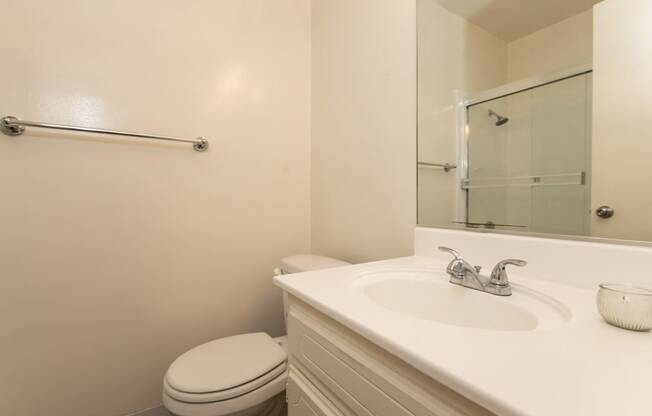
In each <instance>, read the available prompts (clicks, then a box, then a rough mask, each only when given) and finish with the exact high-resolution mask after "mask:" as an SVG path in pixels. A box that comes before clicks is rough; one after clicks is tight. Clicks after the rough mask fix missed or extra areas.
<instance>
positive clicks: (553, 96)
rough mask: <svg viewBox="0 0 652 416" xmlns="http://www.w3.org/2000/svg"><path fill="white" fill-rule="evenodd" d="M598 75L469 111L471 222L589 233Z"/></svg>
mask: <svg viewBox="0 0 652 416" xmlns="http://www.w3.org/2000/svg"><path fill="white" fill-rule="evenodd" d="M590 94H591V75H590V74H582V75H578V76H574V77H571V78H567V79H564V80H561V81H557V82H553V83H549V84H546V85H543V86H540V87H536V88H532V89H529V90H526V91H521V92H518V93H514V94H511V95H508V96H505V97H501V98H497V99H494V100H490V101H485V102H483V103H479V104H474V105H472V106H469V107H468V108H467V123H468V124H467V128H468V132H467V152H468V172H467V179H466V180H464V181H463V182H462V187H463V189H465V190H466V207H467V222H468V223H473V224H484V225H485V226H488V227H495V228H498V229H500V228H504V229H510V230H514V231H519V230H521V231H531V232H545V233H554V234H573V235H587V234H588V233H589V218H590V217H589V202H590V195H589V189H590V188H589V186H587V185H588V181H589V180H590V122H591V120H590V117H591V109H590V103H591V97H590Z"/></svg>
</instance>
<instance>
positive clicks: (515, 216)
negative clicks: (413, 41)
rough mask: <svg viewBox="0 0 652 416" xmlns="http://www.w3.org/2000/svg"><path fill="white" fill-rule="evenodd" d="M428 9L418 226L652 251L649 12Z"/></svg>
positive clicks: (421, 29) (588, 1)
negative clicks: (644, 244)
mask: <svg viewBox="0 0 652 416" xmlns="http://www.w3.org/2000/svg"><path fill="white" fill-rule="evenodd" d="M417 9H418V60H419V62H418V122H419V123H418V126H419V127H418V166H417V170H418V198H419V201H418V222H419V225H422V226H433V227H460V228H464V229H473V230H478V229H484V230H495V231H500V232H514V233H523V232H525V233H537V234H548V235H566V236H573V237H577V238H580V237H581V238H585V237H601V238H609V239H618V240H637V241H652V217H650V212H651V210H652V1H650V0H603V1H598V0H417Z"/></svg>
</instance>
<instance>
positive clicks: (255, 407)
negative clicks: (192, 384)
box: [163, 371, 287, 416]
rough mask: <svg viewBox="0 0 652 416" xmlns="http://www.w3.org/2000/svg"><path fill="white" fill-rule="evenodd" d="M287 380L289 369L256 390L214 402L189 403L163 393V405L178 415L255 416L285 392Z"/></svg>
mask: <svg viewBox="0 0 652 416" xmlns="http://www.w3.org/2000/svg"><path fill="white" fill-rule="evenodd" d="M286 382H287V371H286V372H284V373H283V374H281V375H280V376H278V377H276V378H275V379H274V380H272V381H270V382H269V383H267V384H265V385H264V386H262V387H260V388H258V389H256V390H254V391H251V392H249V393H246V394H243V395H242V396H238V397H234V398H232V399H228V400H222V401H219V402H212V403H187V402H183V401H180V400H176V399H174V398H172V397H170V396H169V395H168V394H166V393H163V405H164V406H165V408H166V409H168V410H169V411H170V412H171V413H172V414H173V415H178V416H227V415H228V416H231V415H238V416H254V415H259V414H260V411H261V410H262V409H264V408H265V407H266V406H268V403H269V401H270V400H275V399H274V398H275V397H278V396H279V395H282V394H283V391H284V390H285V383H286ZM280 400H283V398H282V396H281V397H280Z"/></svg>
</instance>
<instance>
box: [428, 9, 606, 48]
mask: <svg viewBox="0 0 652 416" xmlns="http://www.w3.org/2000/svg"><path fill="white" fill-rule="evenodd" d="M436 1H437V2H438V3H439V4H441V5H442V6H443V7H445V8H446V9H448V10H450V11H451V12H453V13H455V14H457V15H460V16H462V17H463V18H465V19H466V20H468V21H470V22H471V23H474V24H476V25H477V26H480V27H481V28H483V29H485V30H486V31H488V32H490V33H493V34H494V35H496V36H498V37H499V38H501V39H504V40H505V41H507V42H510V41H512V40H515V39H518V38H521V37H523V36H525V35H528V34H530V33H533V32H536V31H537V30H539V29H543V28H544V27H546V26H550V25H552V24H553V23H557V22H560V21H562V20H564V19H567V18H569V17H571V16H575V15H576V14H579V13H581V12H583V11H586V10H589V9H590V8H591V7H592V6H593V5H594V4H596V3H599V2H600V1H601V0H436Z"/></svg>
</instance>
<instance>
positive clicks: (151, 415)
mask: <svg viewBox="0 0 652 416" xmlns="http://www.w3.org/2000/svg"><path fill="white" fill-rule="evenodd" d="M124 416H171V415H170V413H169V412H168V411H167V410H166V409H165V407H163V406H156V407H151V408H149V409H143V410H138V411H137V412H134V413H128V414H126V415H124Z"/></svg>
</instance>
